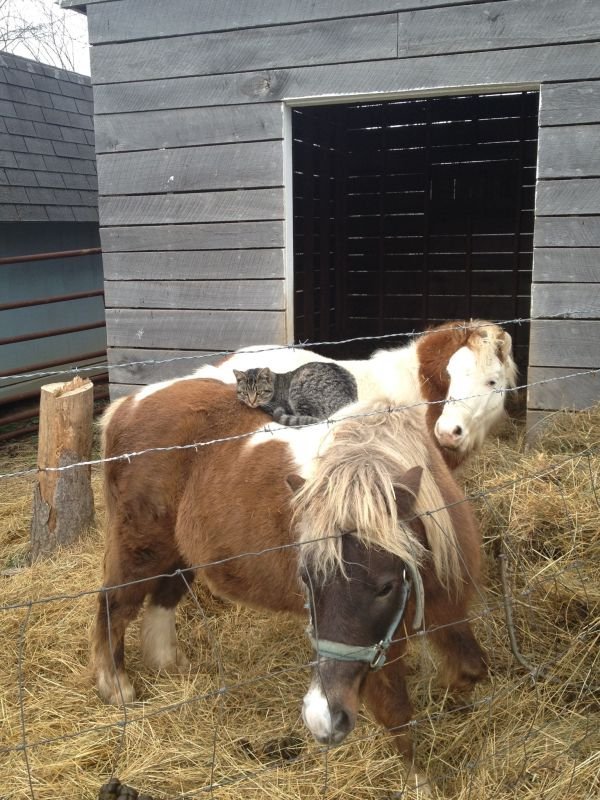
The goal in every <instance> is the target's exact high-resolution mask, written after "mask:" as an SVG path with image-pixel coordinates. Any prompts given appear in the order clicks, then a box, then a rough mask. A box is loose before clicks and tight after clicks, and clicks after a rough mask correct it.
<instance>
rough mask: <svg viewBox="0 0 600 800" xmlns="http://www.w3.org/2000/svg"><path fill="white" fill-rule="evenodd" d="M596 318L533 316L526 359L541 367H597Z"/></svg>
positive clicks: (599, 323) (599, 354)
mask: <svg viewBox="0 0 600 800" xmlns="http://www.w3.org/2000/svg"><path fill="white" fill-rule="evenodd" d="M599 340H600V320H594V321H591V320H573V321H567V320H533V321H532V323H531V340H530V344H529V363H530V364H531V365H532V366H542V367H582V368H584V369H593V368H595V367H600V348H599V347H598V341H599Z"/></svg>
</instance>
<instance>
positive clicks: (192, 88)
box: [94, 43, 600, 114]
mask: <svg viewBox="0 0 600 800" xmlns="http://www.w3.org/2000/svg"><path fill="white" fill-rule="evenodd" d="M596 77H600V44H597V43H594V44H572V45H557V46H548V47H536V48H530V49H520V50H497V51H492V52H484V53H458V54H453V55H447V56H425V57H422V58H419V59H416V58H415V59H408V60H403V59H389V60H383V61H371V62H359V63H350V64H332V65H331V66H322V67H304V68H302V67H297V68H295V69H287V70H286V69H278V70H274V71H270V70H263V71H262V72H261V71H258V72H247V73H241V74H234V75H208V76H197V77H189V78H178V79H168V80H163V79H161V80H156V81H140V82H135V83H120V84H115V85H104V86H94V111H95V114H107V113H117V112H125V111H145V110H151V109H159V108H178V109H179V108H189V107H193V106H209V105H236V104H239V103H259V102H261V103H262V102H273V101H276V100H282V99H284V98H285V99H298V98H319V99H320V101H321V102H324V103H325V102H337V103H341V102H347V100H346V98H345V97H344V95H349V96H351V97H353V98H356V97H367V96H372V95H373V94H374V93H379V94H380V95H385V94H388V95H389V96H390V97H398V96H399V95H402V94H403V93H412V92H420V93H421V94H423V95H427V94H436V95H439V94H443V93H444V92H445V91H455V90H456V89H459V90H461V91H464V90H468V89H469V87H470V88H472V89H473V90H475V89H479V88H481V89H482V90H485V89H487V90H492V89H494V90H495V89H498V88H500V87H503V86H510V85H526V86H535V85H536V84H538V83H541V82H545V81H552V80H554V81H558V80H565V81H568V80H579V79H590V78H596ZM378 99H385V97H384V96H380V97H379V98H378Z"/></svg>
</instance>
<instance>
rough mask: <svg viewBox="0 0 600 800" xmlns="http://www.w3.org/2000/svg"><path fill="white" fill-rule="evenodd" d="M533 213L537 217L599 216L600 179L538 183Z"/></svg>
mask: <svg viewBox="0 0 600 800" xmlns="http://www.w3.org/2000/svg"><path fill="white" fill-rule="evenodd" d="M536 195H537V197H536V207H535V211H536V214H537V215H538V216H561V215H563V214H565V215H570V216H577V215H578V214H600V179H598V178H587V179H573V180H564V181H560V180H558V181H553V180H549V181H539V182H538V184H537V191H536Z"/></svg>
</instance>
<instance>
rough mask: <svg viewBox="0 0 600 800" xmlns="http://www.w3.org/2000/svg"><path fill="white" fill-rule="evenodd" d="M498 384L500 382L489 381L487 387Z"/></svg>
mask: <svg viewBox="0 0 600 800" xmlns="http://www.w3.org/2000/svg"><path fill="white" fill-rule="evenodd" d="M497 382H498V381H488V382H487V385H488V386H495V385H496V383H497Z"/></svg>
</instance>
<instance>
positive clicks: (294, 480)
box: [285, 472, 306, 494]
mask: <svg viewBox="0 0 600 800" xmlns="http://www.w3.org/2000/svg"><path fill="white" fill-rule="evenodd" d="M285 480H286V483H287V485H288V486H289V487H290V489H291V490H292V492H293V493H294V494H296V492H299V491H300V489H301V488H302V487H303V486H304V484H305V483H306V479H305V478H301V477H300V475H296V474H295V473H294V472H292V473H291V475H288V476H287V478H286V479H285Z"/></svg>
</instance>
